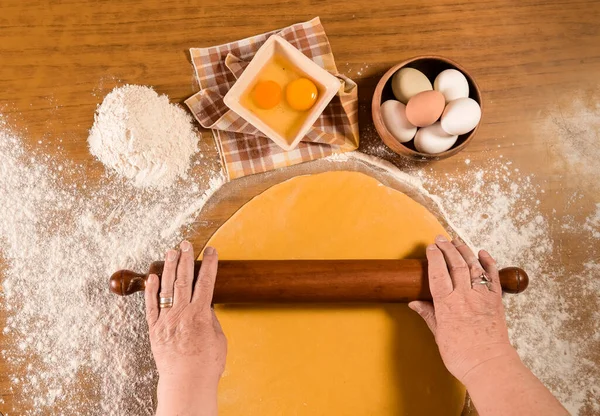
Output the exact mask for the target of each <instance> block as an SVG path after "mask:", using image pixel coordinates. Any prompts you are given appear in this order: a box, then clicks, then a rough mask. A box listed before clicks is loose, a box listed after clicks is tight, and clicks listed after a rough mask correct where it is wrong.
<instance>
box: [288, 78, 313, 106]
mask: <svg viewBox="0 0 600 416" xmlns="http://www.w3.org/2000/svg"><path fill="white" fill-rule="evenodd" d="M317 96H318V91H317V86H316V85H315V83H314V82H312V81H311V80H309V79H306V78H299V79H297V80H295V81H292V82H290V83H289V84H288V86H287V87H286V89H285V98H286V100H287V102H288V104H289V105H290V107H292V108H293V109H294V110H296V111H305V110H308V109H309V108H311V107H312V106H313V104H314V103H315V101H317Z"/></svg>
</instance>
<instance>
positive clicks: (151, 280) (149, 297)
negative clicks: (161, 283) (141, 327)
mask: <svg viewBox="0 0 600 416" xmlns="http://www.w3.org/2000/svg"><path fill="white" fill-rule="evenodd" d="M144 298H145V300H146V321H147V322H148V328H152V327H153V326H154V324H155V323H156V321H158V312H159V310H158V276H157V275H155V274H151V275H150V276H148V280H146V290H145V292H144Z"/></svg>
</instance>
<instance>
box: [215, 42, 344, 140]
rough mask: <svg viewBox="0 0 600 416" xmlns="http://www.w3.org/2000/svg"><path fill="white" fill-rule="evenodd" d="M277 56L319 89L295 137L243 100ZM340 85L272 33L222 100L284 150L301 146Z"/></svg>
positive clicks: (333, 77)
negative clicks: (265, 120) (266, 120)
mask: <svg viewBox="0 0 600 416" xmlns="http://www.w3.org/2000/svg"><path fill="white" fill-rule="evenodd" d="M276 55H277V56H281V57H283V58H284V59H286V60H288V61H289V62H290V63H291V64H292V65H293V66H294V69H295V70H296V71H297V72H298V73H299V74H301V75H302V76H304V77H306V78H309V79H310V80H312V81H313V82H314V83H315V85H316V86H317V90H318V98H317V101H316V102H315V104H314V105H313V106H312V107H311V108H310V110H307V111H308V113H307V115H306V116H305V117H306V118H305V119H304V121H303V122H302V124H301V126H300V127H299V128H298V130H297V133H296V134H295V135H294V136H293V137H284V136H283V135H282V134H280V133H278V132H277V131H275V130H274V129H273V128H271V127H270V126H269V125H267V124H266V123H265V122H264V121H263V120H261V119H260V118H259V117H258V116H257V115H256V114H255V113H254V112H253V111H252V110H250V109H249V108H248V107H246V106H245V105H243V104H242V101H241V98H242V96H243V95H244V94H246V93H247V92H248V90H249V89H250V88H251V87H253V84H254V83H255V81H256V78H257V76H258V75H259V73H260V72H261V71H262V69H263V67H264V66H265V65H266V64H267V63H268V62H269V61H270V60H271V59H273V57H274V56H276ZM340 86H341V83H340V80H339V79H337V78H336V77H335V76H333V75H331V74H330V73H329V72H327V71H326V70H324V69H323V68H321V67H320V66H319V65H318V64H316V63H315V62H313V61H312V60H311V59H309V58H308V57H307V56H306V55H304V54H303V53H302V52H300V51H299V50H298V49H296V48H295V47H294V46H292V45H291V44H290V43H289V42H287V41H286V40H285V39H283V38H282V37H280V36H277V35H273V36H271V37H270V38H269V39H267V41H266V42H265V43H264V44H263V45H262V46H261V47H260V49H259V50H258V51H257V52H256V54H255V55H254V58H252V61H250V63H249V64H248V66H247V67H246V69H245V70H244V72H243V73H242V75H241V76H240V77H239V78H238V79H237V81H236V82H235V84H234V85H233V87H231V89H230V90H229V91H228V92H227V94H226V95H225V98H224V99H223V101H224V102H225V105H226V106H227V107H229V109H231V110H232V111H234V112H235V113H237V114H238V115H239V116H240V117H242V118H243V119H244V120H246V121H247V122H248V123H250V124H252V125H253V126H254V127H256V128H257V129H258V130H260V131H261V132H262V133H263V134H264V135H265V136H267V137H268V138H269V139H271V140H273V141H274V142H275V143H276V144H277V145H278V146H280V147H281V148H282V149H284V150H292V149H294V148H295V147H296V146H298V143H300V141H301V140H302V138H303V137H304V136H305V135H306V133H307V132H308V130H309V129H310V128H311V127H312V125H313V124H314V123H315V121H317V119H318V118H319V116H320V115H321V113H323V110H325V107H327V104H329V102H330V101H331V99H332V98H333V97H334V96H335V95H336V94H337V92H338V91H339V89H340Z"/></svg>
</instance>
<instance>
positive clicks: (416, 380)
mask: <svg viewBox="0 0 600 416" xmlns="http://www.w3.org/2000/svg"><path fill="white" fill-rule="evenodd" d="M440 233H443V234H446V232H445V230H444V229H443V227H442V225H441V224H440V223H439V222H438V221H437V219H436V218H435V217H434V216H433V215H432V214H431V213H430V212H429V211H428V210H427V209H425V207H423V206H422V205H420V204H418V203H417V202H415V201H414V200H412V199H411V198H409V197H408V196H406V195H404V194H403V193H401V192H399V191H396V190H394V189H391V188H388V187H385V186H383V185H382V184H381V183H379V182H378V181H376V180H375V179H373V178H371V177H369V176H367V175H364V174H362V173H358V172H326V173H321V174H317V175H310V176H300V177H296V178H294V179H291V180H289V181H287V182H283V183H281V184H278V185H276V186H273V187H272V188H270V189H268V190H267V191H265V192H264V193H262V194H260V195H258V196H257V197H256V198H254V199H253V200H252V201H250V202H248V203H247V204H246V205H245V206H243V207H242V208H241V209H240V210H239V211H238V212H237V213H236V214H235V215H233V216H232V217H231V219H229V220H228V221H227V222H226V223H225V224H224V225H223V226H222V227H221V228H220V229H219V230H218V231H217V232H216V233H215V235H214V236H213V237H212V238H211V240H210V241H209V242H208V245H211V246H213V247H215V248H216V249H217V251H218V253H219V257H220V259H229V260H234V259H238V260H239V259H255V260H257V259H373V258H381V259H391V258H423V257H424V255H425V247H426V245H427V244H429V243H430V242H431V241H433V238H434V237H435V235H436V234H440ZM216 312H217V316H218V318H219V320H220V321H221V324H222V326H223V329H224V331H225V334H226V336H227V338H228V340H229V352H228V357H227V366H226V369H225V373H224V375H223V379H222V381H221V384H220V386H219V407H220V414H221V415H236V416H237V415H242V414H243V415H247V416H254V415H257V416H258V415H261V416H270V415H298V416H299V415H311V416H315V415H336V416H338V415H361V416H362V415H378V416H385V415H459V414H460V413H461V410H462V407H463V403H464V399H465V390H464V387H463V386H462V385H461V384H460V383H459V382H458V381H457V380H455V379H454V378H453V377H452V376H451V375H450V374H449V373H448V372H447V371H446V369H445V367H444V365H443V363H442V361H441V359H440V356H439V353H438V350H437V347H436V345H435V341H434V339H433V336H432V335H431V334H430V332H429V330H428V329H427V327H426V325H425V324H424V323H423V322H422V321H421V318H420V317H419V316H418V315H417V314H416V313H414V312H413V311H411V310H410V309H408V307H407V306H406V305H288V306H277V305H275V306H273V305H271V306H254V305H253V306H242V305H223V306H217V308H216Z"/></svg>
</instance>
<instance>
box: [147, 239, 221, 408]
mask: <svg viewBox="0 0 600 416" xmlns="http://www.w3.org/2000/svg"><path fill="white" fill-rule="evenodd" d="M180 248H181V252H178V251H176V250H169V251H168V252H167V254H166V258H165V266H164V270H163V274H162V280H161V281H160V282H159V279H158V276H156V275H150V276H149V277H148V281H147V282H146V292H145V298H146V318H147V321H148V328H149V330H150V344H151V347H152V354H153V355H154V360H155V361H156V367H157V369H158V374H159V386H158V396H159V397H158V401H159V408H158V411H157V413H158V414H209V413H213V411H212V409H213V408H214V412H216V397H217V385H218V382H219V379H220V377H221V375H222V374H223V370H224V368H225V356H226V354H227V341H226V339H225V335H224V334H223V330H222V329H221V325H220V324H219V321H218V320H217V317H216V315H215V312H214V310H213V309H212V307H211V302H212V297H213V290H214V285H215V279H216V276H217V265H218V258H217V253H216V251H215V250H214V249H213V248H211V247H208V248H206V249H205V250H204V257H203V259H202V267H201V268H200V272H199V274H198V279H197V281H196V283H195V284H194V259H195V257H194V250H193V248H192V245H191V244H190V243H189V242H188V241H184V242H182V243H181V246H180ZM159 288H160V296H162V297H171V296H172V297H173V306H172V307H171V308H165V309H159V303H158V292H159ZM194 405H195V406H196V409H198V412H197V413H193V412H190V409H193V408H194ZM179 406H181V408H182V409H184V410H183V413H178V412H177V410H176V409H178V408H179ZM161 409H162V410H161ZM208 409H211V410H210V411H209V410H208Z"/></svg>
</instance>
